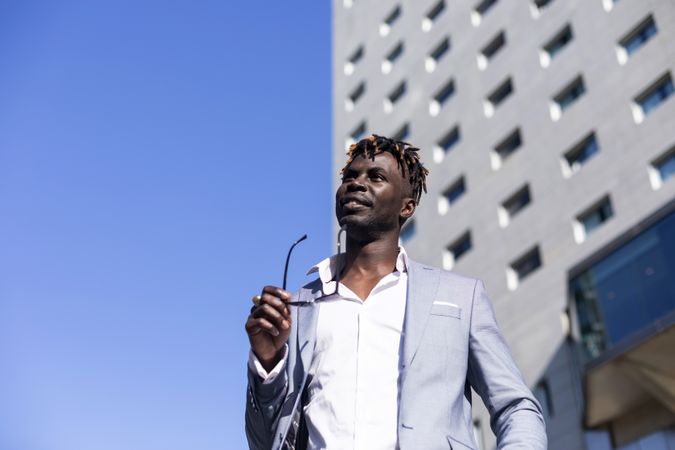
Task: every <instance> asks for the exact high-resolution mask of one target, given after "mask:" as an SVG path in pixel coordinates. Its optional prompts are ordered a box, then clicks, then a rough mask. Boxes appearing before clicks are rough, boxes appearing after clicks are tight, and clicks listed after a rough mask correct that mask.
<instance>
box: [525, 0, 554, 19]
mask: <svg viewBox="0 0 675 450" xmlns="http://www.w3.org/2000/svg"><path fill="white" fill-rule="evenodd" d="M551 3H553V0H534V1H533V2H532V3H530V12H531V13H532V17H533V18H535V19H538V18H539V16H541V14H542V13H543V12H544V10H545V9H546V8H548V7H549V6H551Z"/></svg>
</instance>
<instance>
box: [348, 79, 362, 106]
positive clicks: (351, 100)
mask: <svg viewBox="0 0 675 450" xmlns="http://www.w3.org/2000/svg"><path fill="white" fill-rule="evenodd" d="M365 92H366V82H365V81H362V82H361V83H359V85H358V86H356V87H355V88H354V90H353V91H352V92H351V94H349V97H347V98H346V99H345V111H353V110H354V105H355V104H356V102H358V101H359V99H360V98H361V97H363V94H364V93H365Z"/></svg>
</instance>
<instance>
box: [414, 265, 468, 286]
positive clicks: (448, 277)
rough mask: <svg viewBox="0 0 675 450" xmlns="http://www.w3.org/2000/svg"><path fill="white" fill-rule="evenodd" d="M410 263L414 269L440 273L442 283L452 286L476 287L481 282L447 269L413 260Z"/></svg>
mask: <svg viewBox="0 0 675 450" xmlns="http://www.w3.org/2000/svg"><path fill="white" fill-rule="evenodd" d="M409 262H410V265H411V266H413V267H416V268H419V269H422V270H432V271H434V272H436V273H438V275H439V276H440V279H441V282H445V283H452V284H455V285H460V286H471V287H474V286H476V284H477V283H479V282H480V280H479V279H477V278H473V277H469V276H466V275H462V274H459V273H457V272H453V271H450V270H445V269H443V268H440V267H436V266H431V265H428V264H422V263H420V262H417V261H413V260H409Z"/></svg>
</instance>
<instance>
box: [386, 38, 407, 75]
mask: <svg viewBox="0 0 675 450" xmlns="http://www.w3.org/2000/svg"><path fill="white" fill-rule="evenodd" d="M402 54H403V41H400V42H399V43H398V44H396V46H395V47H394V48H393V49H391V51H390V52H389V53H387V57H386V58H385V59H384V61H382V67H381V68H382V73H383V74H388V73H389V72H391V69H393V68H394V63H395V62H396V61H397V60H398V59H399V58H400V57H401V55H402Z"/></svg>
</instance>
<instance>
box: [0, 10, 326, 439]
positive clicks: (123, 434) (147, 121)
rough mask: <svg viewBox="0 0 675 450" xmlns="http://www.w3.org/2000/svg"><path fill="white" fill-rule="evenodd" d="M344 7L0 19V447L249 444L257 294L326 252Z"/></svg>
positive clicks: (33, 13) (59, 13)
mask: <svg viewBox="0 0 675 450" xmlns="http://www.w3.org/2000/svg"><path fill="white" fill-rule="evenodd" d="M330 26H331V21H330V2H327V1H315V0H304V1H297V2H290V3H289V2H273V1H270V2H245V1H237V2H225V1H220V0H218V1H216V0H213V1H201V2H194V1H158V0H148V1H130V0H114V1H113V0H106V1H90V0H87V1H85V0H82V1H76V0H72V1H69V0H61V1H57V0H48V1H47V0H45V1H19V2H3V3H2V6H1V7H0V448H1V449H2V450H119V449H127V450H135V449H139V450H141V449H142V450H155V449H157V450H173V449H191V450H192V449H197V450H215V449H239V448H245V447H246V445H245V438H244V433H243V408H244V400H245V396H244V391H245V388H244V387H245V373H246V372H245V371H246V366H245V364H246V357H247V352H248V343H247V340H246V336H245V333H244V330H243V324H244V320H245V317H246V315H247V313H248V309H249V306H250V303H249V302H250V297H251V296H252V295H253V294H255V293H256V292H257V291H258V290H259V289H260V288H261V286H262V285H263V284H266V283H281V275H282V272H283V263H284V258H285V254H286V251H287V249H288V247H289V246H290V244H291V243H292V242H293V241H294V240H295V239H296V238H298V237H299V236H301V235H302V234H303V233H308V234H309V236H310V239H309V240H308V241H306V242H304V243H303V244H301V246H299V247H298V249H297V250H296V254H295V259H294V260H293V261H292V262H291V275H292V276H291V279H290V287H292V288H297V287H299V286H300V284H301V283H303V282H304V281H305V280H307V278H306V277H305V276H304V272H305V271H306V269H307V268H308V266H310V265H311V264H312V263H314V262H316V261H317V260H319V259H321V258H322V257H324V256H326V254H327V253H328V252H330V251H331V250H332V241H333V237H332V232H331V223H332V222H331V221H332V212H331V211H332V204H331V200H332V193H331V180H330V177H331V168H330V146H331V139H330V123H331V118H330V92H331V90H330V60H331V56H330Z"/></svg>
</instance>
